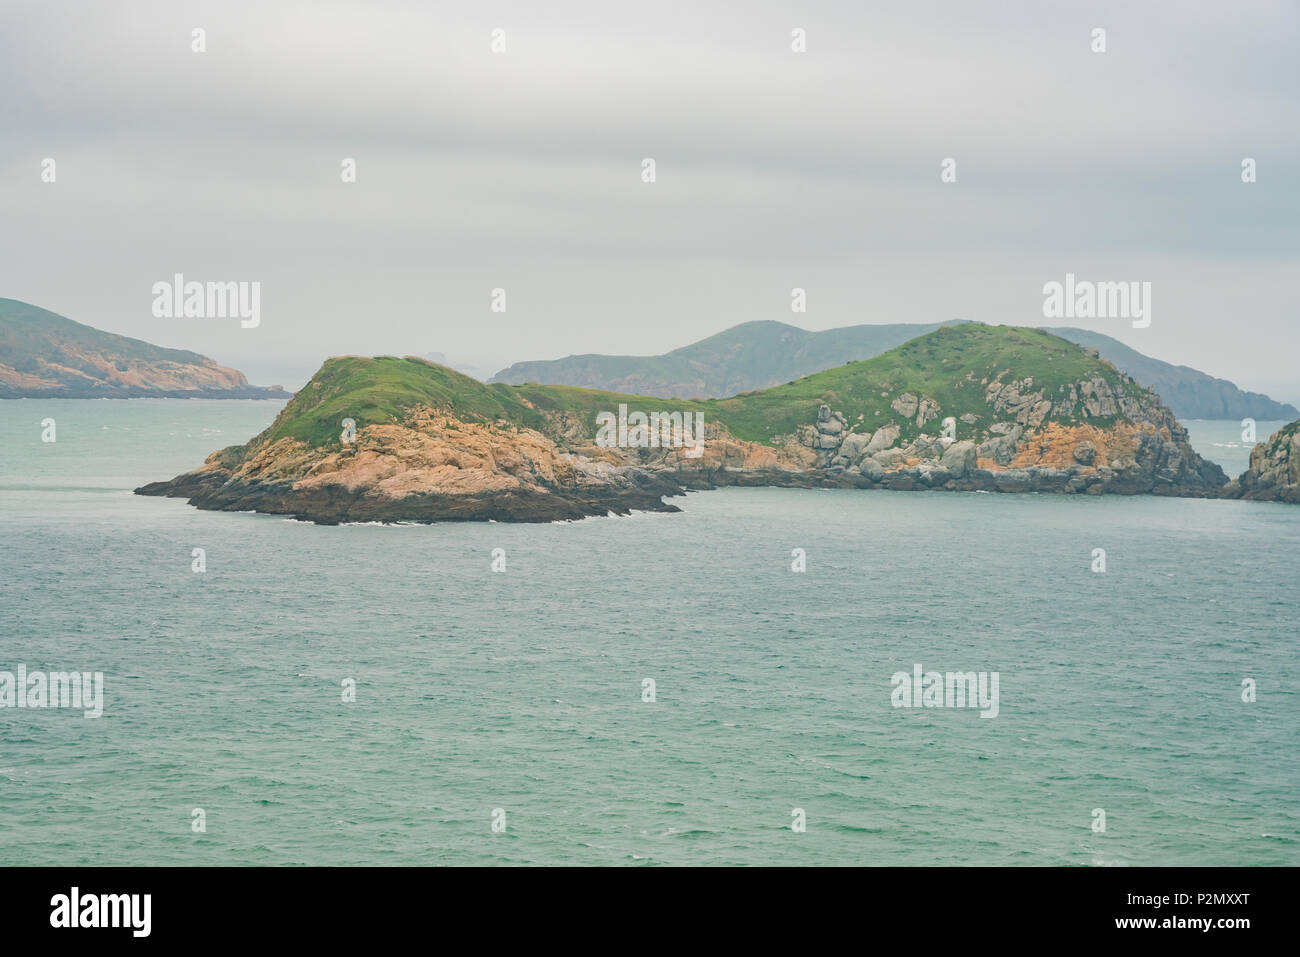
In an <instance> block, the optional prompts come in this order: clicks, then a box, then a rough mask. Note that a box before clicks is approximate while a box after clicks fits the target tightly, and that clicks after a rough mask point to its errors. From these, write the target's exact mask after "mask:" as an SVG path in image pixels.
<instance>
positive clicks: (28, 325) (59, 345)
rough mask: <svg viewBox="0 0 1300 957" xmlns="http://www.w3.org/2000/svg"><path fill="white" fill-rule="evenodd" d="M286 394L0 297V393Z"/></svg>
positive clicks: (205, 362) (193, 356)
mask: <svg viewBox="0 0 1300 957" xmlns="http://www.w3.org/2000/svg"><path fill="white" fill-rule="evenodd" d="M142 397H156V398H238V399H249V398H253V399H261V398H287V397H288V393H286V392H285V391H283V390H282V389H279V388H278V387H272V388H263V387H261V386H253V385H249V384H248V379H247V378H246V377H245V376H244V374H243V373H242V372H240V371H238V370H237V369H231V368H228V367H226V366H223V365H219V364H218V363H216V362H215V361H214V360H212V359H209V358H208V357H207V356H203V355H200V354H199V353H197V352H189V351H187V350H184V349H167V348H163V347H161V346H155V345H152V344H150V343H148V342H145V341H143V340H141V339H132V338H130V337H128V336H119V335H116V334H115V333H111V332H104V331H102V330H99V329H95V328H93V327H91V326H87V325H84V324H83V323H80V322H75V321H74V320H72V319H68V318H67V317H66V316H60V315H58V314H57V313H54V312H50V311H49V310H48V309H42V308H40V307H39V306H33V305H31V304H30V303H25V302H20V301H19V300H16V299H0V398H4V399H18V398H59V399H101V398H110V399H118V398H142Z"/></svg>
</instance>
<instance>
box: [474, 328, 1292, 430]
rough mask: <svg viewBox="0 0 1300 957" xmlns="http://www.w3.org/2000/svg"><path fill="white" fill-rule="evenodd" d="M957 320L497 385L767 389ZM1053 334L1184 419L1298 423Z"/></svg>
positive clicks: (1097, 344)
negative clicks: (1094, 353) (1150, 391)
mask: <svg viewBox="0 0 1300 957" xmlns="http://www.w3.org/2000/svg"><path fill="white" fill-rule="evenodd" d="M954 324H955V323H932V324H911V323H895V324H890V325H859V326H845V327H843V328H840V329H828V330H826V331H824V332H808V331H806V330H804V329H800V328H798V327H796V326H791V325H787V324H785V323H783V322H772V321H760V322H746V323H742V324H741V325H738V326H733V327H732V328H730V329H727V330H725V331H723V332H720V333H718V334H717V335H715V336H710V337H709V338H707V339H702V340H700V341H699V342H696V343H693V344H692V345H689V346H685V347H683V348H681V349H675V350H673V351H672V352H669V353H666V354H664V355H661V356H602V355H583V356H569V357H567V358H564V359H556V360H554V361H544V362H519V363H515V364H514V365H512V366H510V367H509V368H507V369H503V370H502V371H501V372H498V373H497V374H496V375H495V376H493V377H492V381H493V382H508V383H515V384H518V383H524V382H537V383H542V384H547V385H576V386H582V387H585V388H591V389H608V390H610V391H613V392H641V393H645V394H650V395H660V396H666V397H677V398H695V397H699V398H717V397H720V396H728V395H735V394H737V393H740V392H747V391H752V390H754V389H766V388H770V387H772V386H775V385H778V384H780V383H782V382H789V381H790V380H792V379H797V378H799V377H801V376H806V375H811V374H812V373H814V372H820V371H822V370H823V369H829V368H831V367H833V366H837V365H841V364H842V363H844V362H848V361H856V360H861V359H870V358H872V357H873V356H877V355H880V354H881V353H883V352H885V351H887V350H889V349H892V348H894V347H895V346H898V345H901V344H903V343H904V342H906V341H907V340H909V339H914V338H916V337H917V336H921V335H926V334H928V333H931V332H933V331H934V330H935V329H938V328H940V326H942V325H954ZM1047 331H1048V332H1052V333H1055V334H1056V335H1058V336H1061V337H1062V338H1065V339H1068V340H1070V341H1071V342H1075V343H1078V344H1079V345H1083V346H1089V347H1092V348H1095V349H1097V350H1098V351H1099V352H1100V354H1101V356H1102V358H1105V359H1109V360H1110V361H1111V362H1113V363H1114V364H1115V365H1116V366H1117V367H1118V368H1119V369H1121V370H1123V371H1124V372H1127V373H1128V374H1129V375H1130V376H1132V377H1133V378H1134V379H1136V380H1137V381H1138V382H1141V383H1142V384H1143V385H1147V386H1151V387H1152V388H1154V389H1155V390H1156V392H1157V393H1159V395H1160V397H1161V398H1162V399H1164V401H1165V402H1166V403H1167V404H1168V405H1169V407H1170V408H1171V409H1172V410H1173V412H1174V415H1176V416H1177V417H1179V418H1182V419H1225V418H1226V419H1240V418H1245V417H1247V416H1249V417H1252V418H1257V419H1291V418H1295V417H1297V416H1300V410H1297V409H1296V408H1295V407H1294V406H1291V405H1287V404H1285V403H1280V402H1274V401H1273V400H1272V399H1270V398H1269V397H1268V396H1266V395H1261V394H1260V393H1257V392H1244V391H1242V390H1241V389H1239V388H1237V387H1236V386H1235V385H1233V384H1232V383H1231V382H1228V381H1227V380H1226V379H1216V378H1214V377H1213V376H1209V375H1207V374H1205V373H1204V372H1198V371H1197V370H1195V369H1191V368H1188V367H1187V366H1175V365H1171V364H1170V363H1168V362H1162V361H1161V360H1159V359H1153V358H1151V357H1150V356H1146V355H1143V354H1142V353H1140V352H1137V351H1136V350H1134V349H1131V348H1129V347H1128V346H1126V345H1124V343H1122V342H1120V341H1119V340H1118V339H1114V338H1112V337H1110V336H1106V335H1102V334H1101V333H1098V332H1090V331H1088V330H1086V329H1074V328H1054V329H1048V330H1047Z"/></svg>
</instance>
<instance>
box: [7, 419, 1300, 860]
mask: <svg viewBox="0 0 1300 957" xmlns="http://www.w3.org/2000/svg"><path fill="white" fill-rule="evenodd" d="M279 408H280V404H279V403H278V402H272V401H240V400H227V401H196V400H146V399H139V400H129V401H121V400H118V401H109V400H101V401H79V400H59V401H46V400H39V401H38V400H18V401H5V402H0V693H2V692H3V680H4V677H3V673H4V672H10V673H12V674H15V675H16V674H17V669H18V668H19V666H22V667H24V668H25V669H26V670H27V672H28V674H29V675H30V674H31V673H34V672H41V673H45V674H48V673H52V672H72V671H76V672H86V673H91V674H93V673H100V674H102V675H103V685H102V701H101V704H102V714H101V715H100V716H99V717H88V716H86V713H85V709H82V708H75V707H44V708H41V707H24V708H19V707H16V706H7V707H0V865H38V864H44V865H111V864H117V865H148V864H182V865H225V864H249V865H360V864H378V865H425V864H432V865H505V864H515V865H647V866H648V865H758V866H764V865H769V866H770V865H917V866H920V865H1081V866H1125V865H1278V864H1290V865H1295V864H1300V802H1297V795H1298V794H1300V660H1298V658H1297V654H1296V651H1297V636H1298V632H1300V589H1298V588H1297V587H1296V582H1297V566H1298V564H1300V561H1298V560H1300V508H1297V507H1294V506H1286V505H1278V504H1269V503H1252V502H1239V501H1204V500H1196V499H1175V498H1153V497H1097V498H1094V497H1086V496H1060V495H1002V494H987V493H969V494H952V493H942V492H887V491H861V490H798V489H722V490H717V491H709V492H697V493H691V494H689V495H687V496H685V497H682V498H679V499H677V500H676V502H677V504H678V505H679V506H680V507H681V509H682V511H681V512H679V513H674V514H663V513H658V514H634V515H632V516H630V517H621V518H620V517H609V518H594V519H588V520H585V521H580V522H571V523H557V524H543V525H517V524H495V523H467V524H443V525H431V526H421V525H389V526H384V525H372V524H365V525H344V526H338V527H325V526H316V525H313V524H309V523H303V522H297V521H293V520H287V519H285V518H282V517H276V516H266V515H255V514H251V513H217V512H205V511H200V510H198V509H194V508H191V507H189V506H188V505H186V504H185V502H184V501H183V500H178V499H161V498H146V497H141V496H136V495H133V494H132V489H133V488H135V487H136V486H138V485H140V484H142V483H145V482H149V481H154V480H159V479H165V478H170V477H172V476H174V475H176V474H178V473H180V472H182V471H186V470H188V469H191V468H193V467H196V466H197V465H198V464H200V463H201V462H202V461H203V459H204V458H205V457H206V456H207V455H208V454H209V453H210V452H212V451H213V450H215V449H218V448H220V447H223V446H226V445H232V444H238V443H242V442H244V441H245V440H247V439H248V438H249V437H251V436H252V435H254V434H255V433H257V432H258V431H260V430H261V429H263V428H264V427H265V426H266V425H268V424H269V423H270V421H271V420H272V418H273V417H274V415H275V414H276V412H277V411H278V410H279ZM49 420H53V423H52V424H53V432H52V433H51V428H50V422H49ZM1281 424H1282V423H1264V422H1261V423H1259V424H1258V426H1257V429H1258V435H1259V438H1260V439H1261V440H1262V439H1264V438H1266V437H1267V435H1268V434H1269V433H1270V432H1271V431H1272V430H1274V429H1275V428H1277V427H1279V426H1280V425H1281ZM1188 427H1189V429H1190V432H1191V436H1192V441H1193V443H1194V444H1195V445H1196V446H1197V448H1198V449H1199V450H1200V451H1201V452H1202V454H1204V455H1206V456H1207V457H1209V458H1211V459H1213V460H1215V461H1218V462H1220V463H1221V464H1223V465H1224V467H1225V469H1226V470H1227V471H1228V472H1229V473H1230V474H1235V473H1237V472H1240V471H1241V470H1242V469H1244V468H1245V466H1246V462H1247V459H1248V456H1249V451H1250V444H1249V443H1247V442H1244V441H1243V440H1242V436H1241V423H1240V422H1191V423H1188ZM43 437H44V438H53V439H54V441H43ZM197 550H201V551H197ZM917 673H920V674H922V675H929V674H930V673H936V674H938V675H939V677H940V680H946V676H947V675H948V674H949V673H952V674H955V675H958V676H962V675H967V674H973V675H977V676H979V677H980V679H981V680H983V681H985V684H984V687H985V689H986V690H990V691H991V690H992V689H993V688H994V687H996V696H995V698H994V700H995V703H996V706H995V707H983V706H972V705H973V704H977V702H975V701H972V700H967V701H964V702H963V701H962V700H959V699H958V698H956V697H955V696H954V698H953V699H951V700H950V699H948V698H946V697H944V696H942V695H939V696H932V697H931V698H930V699H929V700H928V701H927V696H925V695H923V694H921V693H920V689H919V688H918V694H917V695H916V696H915V697H911V696H910V695H908V696H907V697H909V698H910V699H911V700H910V701H903V700H902V697H903V696H902V694H901V689H902V688H904V687H906V686H907V680H908V679H909V678H910V676H913V675H915V674H917ZM995 677H996V681H997V684H996V686H994V685H993V684H992V682H993V680H994V679H995ZM15 680H16V679H15ZM923 681H924V682H927V683H928V681H929V679H928V678H927V679H923ZM958 683H960V678H959V681H958ZM15 700H16V698H15ZM0 702H3V697H2V694H0ZM50 703H51V702H47V704H50ZM53 703H54V704H59V703H60V702H53Z"/></svg>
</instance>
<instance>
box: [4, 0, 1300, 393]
mask: <svg viewBox="0 0 1300 957" xmlns="http://www.w3.org/2000/svg"><path fill="white" fill-rule="evenodd" d="M1297 9H1298V7H1297V5H1296V4H1295V3H1294V2H1291V0H1286V2H1261V0H1238V2H1233V3H1207V4H1201V3H1185V2H1173V0H1170V2H1167V3H1141V2H1131V0H1129V2H1121V3H1078V4H1074V3H1050V2H1024V3H1019V2H1009V0H1003V2H989V3H978V2H971V0H950V2H930V3H926V2H908V3H867V2H835V3H832V2H826V3H812V2H809V3H764V2H754V0H746V2H740V0H735V2H712V3H710V2H706V0H701V2H698V3H667V2H652V3H645V2H638V3H623V2H616V0H604V2H590V3H563V2H547V3H538V2H535V0H533V2H528V0H525V2H510V3H506V2H501V3H493V2H465V3H438V2H409V3H404V2H366V3H362V2H354V3H329V2H312V3H305V2H295V3H290V2H278V0H251V2H242V0H223V2H221V3H215V2H213V3H205V2H194V0H190V2H187V0H135V2H129V3H128V2H114V0H95V2H84V3H78V2H53V0H3V3H0V296H9V297H13V298H17V299H23V300H26V301H29V302H33V303H36V304H37V305H40V306H44V307H45V308H48V309H53V310H54V311H56V312H59V313H62V314H64V315H66V316H69V317H71V318H73V319H77V320H78V321H81V322H86V323H89V324H91V325H94V326H97V327H99V328H103V329H107V330H110V331H113V332H119V333H123V334H127V335H132V336H137V337H140V338H142V339H146V340H149V341H151V342H155V343H158V344H160V345H168V346H177V347H182V348H189V349H194V350H196V351H199V352H203V353H205V354H207V355H210V356H212V357H213V358H215V359H217V360H218V361H220V362H222V363H225V364H227V365H233V366H235V367H237V368H240V369H243V370H244V371H245V372H247V373H248V374H249V375H250V378H252V379H253V380H254V381H256V382H259V383H261V384H267V383H269V382H270V381H276V382H283V383H284V384H285V385H287V386H289V387H291V388H292V387H295V386H297V385H300V384H301V381H302V380H303V379H304V378H305V377H306V376H307V375H309V374H310V373H311V372H312V371H313V370H314V369H315V368H316V366H317V365H318V364H319V362H320V361H321V360H322V359H323V358H325V357H327V356H329V355H335V354H340V353H362V354H385V353H395V354H410V353H416V354H420V353H427V352H435V351H436V352H442V353H445V354H446V355H447V356H448V357H449V359H451V360H452V361H453V362H459V363H472V364H474V365H476V366H480V367H483V368H486V369H488V370H489V371H496V370H497V369H499V368H501V367H503V366H505V365H507V364H508V363H510V362H513V361H518V360H524V359H546V358H556V357H559V356H563V355H567V354H570V353H581V352H614V353H642V354H649V353H657V352H661V351H666V350H668V349H672V348H676V347H678V346H681V345H685V344H687V343H689V342H691V341H693V340H695V339H698V338H701V337H703V336H706V335H710V334H712V333H715V332H718V331H721V330H722V329H725V328H727V327H728V326H731V325H734V324H735V323H738V322H743V321H746V320H750V319H777V320H782V321H786V322H792V323H794V324H796V325H800V326H803V327H805V328H809V329H827V328H832V327H835V326H842V325H850V324H855V323H863V322H867V323H872V322H933V321H938V320H945V319H952V318H967V319H978V320H982V321H985V322H995V323H996V322H1004V323H1013V324H1020V325H1066V324H1073V325H1080V326H1085V327H1088V328H1093V329H1097V330H1099V331H1102V332H1106V333H1108V334H1111V335H1114V336H1116V337H1117V338H1119V339H1122V340H1123V341H1125V342H1127V343H1128V344H1130V345H1131V346H1133V347H1135V348H1137V349H1139V350H1140V351H1142V352H1145V353H1147V354H1149V355H1153V356H1156V357H1158V358H1161V359H1165V360H1168V361H1171V362H1177V363H1185V364H1188V365H1191V366H1194V367H1196V368H1199V369H1203V370H1205V371H1207V372H1210V373H1212V374H1215V375H1219V376H1224V377H1226V378H1230V379H1232V380H1234V381H1236V382H1237V383H1238V384H1239V385H1241V386H1242V387H1244V388H1250V389H1258V390H1263V391H1268V392H1270V393H1271V394H1273V395H1274V396H1275V397H1277V398H1284V399H1290V400H1297V399H1300V374H1298V373H1297V356H1298V354H1300V349H1298V348H1297V347H1298V346H1300V307H1298V306H1297V302H1298V301H1300V299H1298V297H1297V289H1296V285H1297V282H1300V267H1298V266H1297V262H1298V254H1300V241H1298V236H1300V187H1298V186H1297V174H1298V173H1300V163H1298V160H1300V109H1297V107H1298V105H1300V66H1298V65H1297V56H1298V54H1297V50H1298V49H1300V26H1298V16H1300V15H1298V13H1297ZM196 27H201V28H203V29H205V30H206V42H207V52H205V53H194V52H192V51H191V43H192V40H191V31H192V30H193V29H194V28H196ZM1096 27H1102V28H1104V29H1105V30H1106V42H1107V51H1106V52H1105V53H1101V54H1099V53H1093V52H1092V51H1091V49H1090V46H1091V43H1092V38H1091V31H1092V30H1093V29H1094V28H1096ZM495 28H500V29H502V30H504V31H505V42H506V50H505V52H504V53H493V52H492V50H491V42H492V31H493V29H495ZM795 28H802V29H804V30H806V32H807V52H806V53H795V52H792V50H791V31H792V30H793V29H795ZM46 157H52V158H54V159H55V161H56V163H57V181H56V182H55V183H53V184H48V183H42V182H41V161H42V160H43V159H44V158H46ZM345 157H353V158H355V159H356V162H357V182H356V183H355V184H345V183H343V182H341V178H340V164H341V162H342V160H343V158H345ZM645 157H652V158H654V160H655V161H656V165H657V182H655V183H653V184H647V183H643V182H642V180H641V161H642V159H643V158H645ZM946 157H952V158H954V159H955V160H956V162H957V182H956V183H953V184H944V183H942V182H941V181H940V163H941V161H942V160H943V159H944V158H946ZM1244 157H1252V158H1254V159H1255V160H1256V161H1257V164H1258V182H1256V183H1254V184H1244V183H1242V181H1241V161H1242V159H1243V158H1244ZM177 272H180V273H183V274H184V275H185V276H186V278H187V279H193V280H199V281H209V280H222V281H226V280H233V281H239V280H245V281H254V280H256V281H260V282H261V284H262V321H261V325H260V326H259V327H258V328H256V329H242V328H240V325H239V323H238V321H230V320H227V321H222V320H198V319H159V318H155V317H154V316H153V314H152V312H151V308H150V307H151V304H152V301H153V296H152V293H151V287H152V285H153V283H155V282H157V281H159V280H165V279H170V277H171V276H172V274H173V273H177ZM1066 272H1073V273H1075V274H1076V275H1078V276H1080V277H1081V278H1086V279H1095V280H1139V281H1149V282H1151V283H1152V322H1151V325H1150V327H1149V328H1146V329H1134V328H1132V325H1131V323H1129V322H1128V321H1125V320H1121V319H1097V320H1091V321H1088V320H1080V321H1075V322H1073V323H1070V322H1062V321H1051V322H1049V321H1047V320H1045V319H1044V318H1043V314H1042V306H1043V293H1042V287H1043V284H1044V283H1046V282H1049V281H1052V280H1058V281H1059V280H1061V279H1063V278H1064V275H1065V273H1066ZM796 286H798V287H803V288H805V289H806V290H807V296H808V311H807V313H805V314H802V315H795V314H792V313H791V311H790V290H791V288H793V287H796ZM496 287H502V288H504V289H505V290H506V294H507V311H506V312H505V313H504V314H502V313H493V312H491V311H490V309H489V305H490V294H491V290H492V289H493V288H496Z"/></svg>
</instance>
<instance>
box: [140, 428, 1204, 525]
mask: <svg viewBox="0 0 1300 957" xmlns="http://www.w3.org/2000/svg"><path fill="white" fill-rule="evenodd" d="M918 407H919V405H918ZM842 418H843V417H842V416H840V417H837V416H836V414H835V413H834V412H832V411H831V410H830V409H829V408H828V407H826V406H822V407H821V409H820V410H819V412H818V417H817V420H816V422H815V423H814V424H813V427H812V429H811V431H810V432H808V433H807V434H805V435H804V436H803V438H802V439H801V440H800V439H798V438H793V437H792V440H791V441H790V442H789V443H788V444H786V445H784V446H781V447H778V448H772V447H770V446H767V445H762V444H758V443H751V442H743V441H739V440H736V439H734V438H732V437H731V436H729V435H728V434H727V433H726V431H725V430H724V429H722V428H721V427H719V426H716V425H711V426H710V427H709V431H710V433H711V434H710V435H709V436H708V437H707V438H706V441H705V445H704V452H703V454H702V455H701V456H700V457H699V458H698V459H692V458H690V457H688V455H687V454H686V450H685V449H653V450H650V449H620V448H612V449H611V448H599V447H596V446H594V445H591V444H589V443H586V442H582V441H579V442H575V443H569V442H565V441H564V438H563V436H560V439H561V442H562V443H563V444H560V445H557V444H556V442H555V440H554V439H552V438H550V437H548V436H547V435H544V434H542V433H540V432H536V431H533V430H528V429H518V428H499V427H495V426H488V425H483V424H474V423H467V422H462V421H457V420H454V419H452V418H450V417H448V416H446V415H445V414H442V413H437V412H434V411H433V410H428V409H425V410H419V412H418V413H417V414H415V415H414V416H413V417H412V418H411V419H410V421H408V422H407V423H405V424H404V425H401V426H396V425H376V426H369V427H366V428H364V429H363V430H361V431H360V432H358V433H357V436H356V439H355V441H354V443H353V444H351V445H349V446H345V447H344V448H342V449H340V450H338V451H329V450H324V449H311V448H307V447H305V446H303V445H302V443H294V442H291V441H288V440H281V441H279V442H276V443H274V444H272V445H271V446H268V447H265V448H262V449H259V450H256V451H254V452H251V453H250V452H249V450H247V449H246V448H244V447H236V448H233V449H225V450H222V451H221V452H216V453H213V455H211V456H209V458H208V461H207V462H206V463H205V464H204V466H203V467H202V468H200V469H198V470H196V471H193V472H188V473H186V474H184V475H180V476H177V477H176V478H174V479H171V480H170V481H164V482H153V483H150V484H148V485H145V486H142V487H141V488H138V489H136V493H137V494H140V495H155V496H165V497H172V498H184V499H186V500H187V501H188V502H189V504H190V505H193V506H195V507H197V508H202V509H209V510H217V511H254V512H262V513H267V514H273V515H285V516H289V517H292V518H296V519H301V520H305V521H312V522H316V523H318V524H324V525H336V524H340V523H343V522H416V523H424V522H443V521H489V520H490V521H501V522H555V521H572V520H576V519H581V518H587V517H591V516H603V515H609V514H614V515H626V514H628V513H629V512H631V511H634V510H636V511H655V512H675V511H680V509H679V508H678V507H677V506H676V505H674V504H671V503H670V502H667V501H665V499H670V498H673V497H675V496H678V495H681V494H684V493H685V492H686V491H688V490H691V491H699V490H706V489H716V488H725V487H763V486H766V487H784V488H842V489H850V488H851V489H882V490H891V491H952V492H1000V493H1015V492H1034V493H1050V494H1084V495H1103V494H1112V495H1142V494H1149V495H1166V496H1184V497H1199V498H1210V497H1216V496H1218V495H1219V494H1220V490H1221V488H1222V486H1223V485H1224V483H1225V482H1226V481H1227V477H1226V476H1225V475H1224V474H1223V472H1222V470H1221V469H1219V467H1218V466H1216V465H1213V464H1212V463H1208V462H1205V461H1204V460H1202V459H1200V457H1199V456H1197V455H1196V453H1195V452H1193V451H1192V450H1191V448H1190V446H1188V445H1187V444H1186V434H1185V432H1183V431H1181V426H1177V424H1176V423H1175V424H1174V429H1173V430H1172V431H1171V429H1170V428H1169V427H1168V425H1167V424H1166V425H1165V426H1164V427H1162V428H1156V427H1155V426H1153V425H1146V426H1136V425H1131V424H1127V423H1125V424H1118V425H1115V426H1112V427H1111V428H1110V429H1094V428H1091V427H1086V428H1084V429H1083V430H1080V431H1078V432H1077V434H1076V432H1074V431H1070V430H1060V429H1055V428H1048V429H1046V430H1044V429H1039V430H1034V431H1032V432H1031V433H1030V434H1028V435H1026V434H1025V433H1024V432H1023V430H1022V429H1021V428H1020V427H1018V426H1015V425H1014V424H1012V425H1011V427H1009V428H1007V429H1005V430H1002V431H1000V432H995V433H994V435H993V437H992V438H990V439H988V440H987V441H985V442H982V443H976V442H975V441H973V440H970V439H967V440H962V441H955V440H948V439H944V438H941V437H935V436H929V435H921V436H918V437H917V438H916V439H914V440H913V441H911V442H907V443H901V444H900V443H899V441H898V429H897V428H895V427H892V426H887V427H885V428H883V429H881V430H879V431H878V432H877V433H876V434H873V435H862V434H859V433H853V432H850V433H845V432H844V431H843V427H842V426H843V423H842ZM836 426H840V429H839V431H836ZM1081 436H1082V437H1081ZM1066 455H1068V456H1069V462H1068V463H1065V462H1060V461H1059V460H1060V459H1062V457H1063V456H1066ZM1052 463H1057V464H1052Z"/></svg>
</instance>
